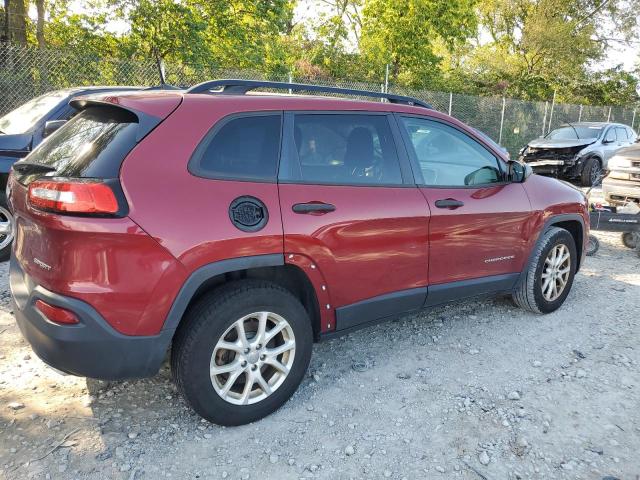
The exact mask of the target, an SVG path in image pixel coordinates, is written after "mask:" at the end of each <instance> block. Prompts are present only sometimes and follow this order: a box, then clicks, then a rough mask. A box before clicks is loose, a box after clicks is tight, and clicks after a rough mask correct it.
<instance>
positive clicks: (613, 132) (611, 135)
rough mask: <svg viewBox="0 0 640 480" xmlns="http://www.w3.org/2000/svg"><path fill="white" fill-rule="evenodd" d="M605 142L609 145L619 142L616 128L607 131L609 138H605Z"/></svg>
mask: <svg viewBox="0 0 640 480" xmlns="http://www.w3.org/2000/svg"><path fill="white" fill-rule="evenodd" d="M605 140H606V141H607V142H609V143H611V142H615V141H617V137H616V129H615V128H610V129H609V130H607V136H606V137H605Z"/></svg>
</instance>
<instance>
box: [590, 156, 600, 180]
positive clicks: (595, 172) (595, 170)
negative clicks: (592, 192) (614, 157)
mask: <svg viewBox="0 0 640 480" xmlns="http://www.w3.org/2000/svg"><path fill="white" fill-rule="evenodd" d="M601 175H602V169H601V168H600V165H599V164H598V162H597V161H596V163H594V165H593V167H592V168H591V185H600V182H601V178H600V176H601Z"/></svg>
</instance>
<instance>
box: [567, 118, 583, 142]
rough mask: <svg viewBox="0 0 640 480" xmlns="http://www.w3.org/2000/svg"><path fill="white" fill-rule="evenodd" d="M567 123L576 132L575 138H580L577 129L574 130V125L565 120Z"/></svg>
mask: <svg viewBox="0 0 640 480" xmlns="http://www.w3.org/2000/svg"><path fill="white" fill-rule="evenodd" d="M567 125H569V126H570V127H571V128H573V131H574V132H576V138H577V139H578V140H581V138H580V134H579V133H578V130H576V127H574V126H573V125H571V124H570V123H569V122H567Z"/></svg>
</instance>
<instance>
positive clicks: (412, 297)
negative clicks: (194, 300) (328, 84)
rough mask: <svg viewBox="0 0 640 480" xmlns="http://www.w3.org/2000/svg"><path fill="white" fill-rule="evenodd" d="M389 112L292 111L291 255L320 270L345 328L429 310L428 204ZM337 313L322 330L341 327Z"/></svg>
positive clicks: (286, 216)
mask: <svg viewBox="0 0 640 480" xmlns="http://www.w3.org/2000/svg"><path fill="white" fill-rule="evenodd" d="M390 120H393V118H392V117H390V116H389V115H388V114H386V113H380V114H378V113H359V112H349V113H327V112H309V113H306V112H299V113H298V112H290V113H286V114H285V122H284V137H283V150H282V157H281V164H280V172H279V180H278V182H279V192H280V204H281V209H282V222H283V227H284V251H285V259H286V261H288V262H290V263H294V264H297V265H298V266H300V267H301V268H303V269H307V272H308V273H309V277H312V278H313V277H314V276H317V275H319V276H320V278H321V279H322V281H321V283H322V285H321V286H319V288H317V290H320V291H321V292H322V294H323V295H325V294H326V295H327V297H326V298H327V301H323V300H320V302H321V307H322V309H323V310H324V311H325V312H326V311H332V310H333V309H334V308H336V309H337V312H336V316H337V328H338V329H344V328H349V327H353V326H355V325H357V324H359V323H364V322H366V321H368V320H373V319H376V318H382V317H384V316H387V315H389V314H392V313H396V312H399V311H403V310H411V309H414V308H420V307H421V306H422V304H423V302H424V299H425V295H426V288H425V287H426V284H427V264H428V258H427V255H428V249H427V229H428V219H429V208H428V206H427V204H426V201H425V199H424V197H423V196H422V195H421V194H420V191H419V190H418V188H417V187H416V185H415V183H414V181H413V179H412V176H411V171H410V165H409V163H408V161H407V157H406V153H405V152H404V151H403V150H398V149H397V144H398V141H399V136H398V130H397V126H395V123H392V122H391V121H390ZM394 129H395V130H394ZM403 155H404V156H403ZM328 318H329V317H325V319H324V323H323V325H322V329H323V330H327V329H333V328H334V326H333V325H332V324H331V321H330V320H329V319H328Z"/></svg>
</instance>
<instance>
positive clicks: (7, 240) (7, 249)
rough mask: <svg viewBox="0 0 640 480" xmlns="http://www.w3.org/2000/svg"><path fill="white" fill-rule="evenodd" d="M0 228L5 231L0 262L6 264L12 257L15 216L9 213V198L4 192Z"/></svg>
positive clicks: (0, 236) (0, 243) (0, 239)
mask: <svg viewBox="0 0 640 480" xmlns="http://www.w3.org/2000/svg"><path fill="white" fill-rule="evenodd" d="M0 227H1V228H2V231H3V233H0V262H4V261H6V260H9V257H10V256H11V245H12V243H13V234H14V219H13V214H12V213H11V211H9V205H7V196H6V195H5V193H4V192H0ZM7 230H8V231H7Z"/></svg>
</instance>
